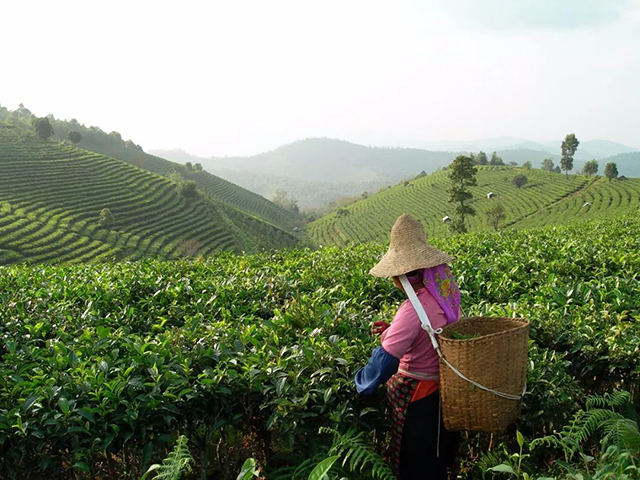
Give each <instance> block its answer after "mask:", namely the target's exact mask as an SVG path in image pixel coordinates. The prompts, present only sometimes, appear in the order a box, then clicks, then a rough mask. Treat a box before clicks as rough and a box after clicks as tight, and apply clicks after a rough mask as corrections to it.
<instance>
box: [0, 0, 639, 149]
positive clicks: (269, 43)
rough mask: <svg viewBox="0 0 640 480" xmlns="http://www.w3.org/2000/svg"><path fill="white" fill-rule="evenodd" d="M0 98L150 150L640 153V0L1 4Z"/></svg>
mask: <svg viewBox="0 0 640 480" xmlns="http://www.w3.org/2000/svg"><path fill="white" fill-rule="evenodd" d="M0 2H1V3H0V37H1V38H2V47H0V51H1V52H2V53H1V55H0V104H1V105H3V106H6V107H9V108H11V109H14V108H16V107H17V106H18V104H19V103H21V102H22V103H24V104H25V105H26V106H27V107H28V108H30V109H31V110H32V111H33V112H34V113H36V114H37V115H46V114H48V113H53V114H54V115H55V116H56V117H58V118H76V119H78V120H79V121H80V122H82V123H85V124H86V125H98V126H100V127H101V128H103V129H104V130H106V131H110V130H118V131H119V132H120V133H122V135H123V136H124V137H125V138H131V139H133V140H134V141H135V142H136V143H140V144H141V145H142V146H143V147H144V148H145V149H147V150H149V149H154V148H176V147H177V148H184V149H186V150H188V151H190V152H193V153H197V154H200V155H233V154H251V153H258V152H260V151H264V150H268V149H272V148H274V147H277V146H279V145H281V144H283V143H289V142H292V141H294V140H298V139H300V138H305V137H317V136H327V137H332V138H341V139H345V140H349V141H353V142H356V143H363V144H371V145H397V146H403V145H409V144H412V145H416V144H419V143H420V142H428V141H436V140H471V139H478V138H487V137H498V136H503V135H510V136H515V137H524V138H528V139H531V140H539V141H545V140H557V139H561V138H562V137H564V135H565V134H566V133H570V132H575V133H576V135H577V136H578V138H580V139H584V140H588V139H600V138H602V139H609V140H613V141H618V142H622V143H626V144H628V145H631V146H635V147H640V129H638V115H639V113H640V94H639V86H640V1H638V0H626V1H625V0H562V1H559V0H518V1H513V0H483V1H478V0H446V1H439V0H422V1H404V0H398V1H389V0H386V1H374V0H364V1H355V0H339V1H333V0H321V1H306V0H293V1H280V0H257V1H244V0H227V1H215V2H214V1H189V0H183V1H181V2H178V1H171V2H164V1H157V0H156V1H142V0H135V1H134V0H129V1H109V2H106V1H103V2H97V1H86V0H85V1H77V2H74V1H66V0H58V1H55V0H49V1H43V2H35V1H28V0H20V1H14V2H9V1H6V0H0Z"/></svg>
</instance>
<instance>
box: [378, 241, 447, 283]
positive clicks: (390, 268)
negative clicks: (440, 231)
mask: <svg viewBox="0 0 640 480" xmlns="http://www.w3.org/2000/svg"><path fill="white" fill-rule="evenodd" d="M453 260H455V257H452V256H451V255H449V254H447V253H444V252H443V251H441V250H438V249H437V248H435V247H433V246H431V245H428V244H426V245H417V246H415V247H414V248H412V249H411V250H409V249H402V250H400V249H397V248H393V247H389V250H387V253H385V254H384V255H383V257H382V258H381V259H380V261H379V262H378V263H377V265H376V266H375V267H373V268H372V269H371V270H369V273H370V274H371V275H373V276H374V277H397V276H398V275H403V274H405V273H408V272H412V271H413V270H419V269H422V268H431V267H437V266H438V265H442V264H443V263H450V262H452V261H453Z"/></svg>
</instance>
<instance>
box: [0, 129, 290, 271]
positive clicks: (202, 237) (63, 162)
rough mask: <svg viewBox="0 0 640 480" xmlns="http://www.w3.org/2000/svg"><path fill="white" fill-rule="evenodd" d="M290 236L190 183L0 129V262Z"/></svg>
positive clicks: (284, 240)
mask: <svg viewBox="0 0 640 480" xmlns="http://www.w3.org/2000/svg"><path fill="white" fill-rule="evenodd" d="M5 130H6V129H5ZM274 207H275V206H274ZM104 209H108V211H109V216H108V218H102V211H103V210H104ZM296 243H297V239H296V238H295V237H294V236H293V235H292V234H290V233H289V232H288V231H286V230H283V229H281V228H279V227H277V226H275V225H273V224H270V223H267V222H265V221H263V220H262V219H260V218H256V217H254V216H252V215H249V214H247V213H245V212H242V211H240V210H237V209H235V208H233V207H232V206H230V205H228V204H224V203H221V202H216V201H215V200H212V199H210V198H207V197H206V196H203V195H202V194H201V193H199V192H198V191H195V192H193V193H192V194H191V195H187V194H180V193H179V191H178V185H177V184H176V183H173V182H172V181H170V180H168V179H167V178H165V177H162V176H160V175H156V174H153V173H151V172H148V171H145V170H142V169H140V168H137V167H134V166H131V165H129V164H127V163H125V162H122V161H120V160H116V159H113V158H110V157H105V156H102V155H98V154H94V153H91V152H88V151H86V150H82V149H78V148H74V147H71V146H66V145H62V144H60V143H57V142H53V141H47V142H42V141H38V140H35V139H33V138H32V137H30V136H29V135H23V134H13V133H12V132H11V131H9V130H7V131H0V265H2V264H9V263H15V262H21V261H28V262H31V263H46V262H54V261H55V262H60V261H72V262H84V261H89V260H93V261H99V260H111V259H114V258H115V259H137V258H142V257H154V258H175V257H179V256H193V255H207V254H211V253H213V252H215V251H217V250H235V251H241V250H258V249H260V248H263V247H267V248H273V247H284V246H292V245H294V244H296Z"/></svg>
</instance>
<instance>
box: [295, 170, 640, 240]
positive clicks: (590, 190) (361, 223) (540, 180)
mask: <svg viewBox="0 0 640 480" xmlns="http://www.w3.org/2000/svg"><path fill="white" fill-rule="evenodd" d="M476 168H477V169H478V173H477V182H478V185H477V186H476V187H471V188H470V191H471V192H472V193H473V199H472V200H471V201H470V205H471V206H472V207H473V208H474V209H475V210H476V211H477V215H476V216H475V217H467V218H466V219H465V225H466V227H467V229H468V230H469V231H486V230H493V229H494V228H493V226H492V225H491V224H490V223H488V222H487V209H489V208H490V207H491V206H493V205H494V202H495V201H496V200H499V201H500V203H502V205H503V207H504V210H505V214H506V218H505V219H504V221H503V222H502V223H501V224H502V225H505V224H506V225H508V226H509V227H510V228H531V227H535V226H540V225H563V224H570V223H575V222H579V221H583V220H586V219H603V218H608V217H616V216H619V215H623V214H628V213H633V212H635V211H636V210H637V209H638V208H640V179H629V180H627V181H625V182H611V183H610V182H607V181H606V179H605V180H602V179H587V178H586V177H583V176H572V177H569V180H568V181H567V180H565V179H563V178H561V177H560V176H559V175H555V174H553V173H550V172H546V171H543V170H539V169H532V170H528V171H526V172H524V171H522V170H520V172H522V173H524V174H525V175H526V176H527V178H528V180H529V181H528V183H527V185H526V188H522V189H517V188H516V187H515V186H514V185H513V183H512V182H513V176H514V175H515V173H516V172H517V171H514V170H513V169H511V168H507V167H491V166H489V167H481V166H478V167H476ZM447 173H448V171H441V172H437V173H434V174H431V175H428V176H427V177H423V178H420V179H418V180H414V181H412V182H411V184H412V187H411V188H410V189H408V188H404V187H401V186H395V187H392V188H390V189H387V190H385V191H383V192H379V193H377V194H375V195H372V196H370V197H369V198H367V199H361V200H360V201H357V202H355V203H352V204H351V205H350V206H349V207H348V208H347V211H348V212H349V215H348V216H344V217H337V216H336V215H329V216H326V217H323V218H320V219H318V220H315V221H313V222H312V223H310V224H309V225H307V227H306V232H307V234H308V236H309V237H310V238H311V239H312V240H313V241H314V242H315V243H316V244H319V245H331V244H337V245H345V244H347V243H348V242H354V243H363V242H367V241H377V242H388V241H389V231H390V230H391V226H392V225H393V223H394V222H395V220H396V219H397V218H398V216H399V215H401V214H402V213H406V212H409V213H410V214H411V215H412V216H413V217H414V218H416V219H418V220H419V221H420V222H421V223H422V224H423V225H424V227H425V229H426V230H427V232H428V234H429V236H430V237H444V236H447V235H448V234H449V231H448V225H447V224H446V223H444V222H443V221H442V219H443V217H445V216H449V217H452V218H453V217H454V215H453V211H452V210H453V209H452V207H451V204H450V203H448V201H447V200H448V199H447V195H444V191H445V190H446V189H447V188H448V187H449V186H450V182H449V179H448V177H447ZM489 192H493V193H494V198H492V199H488V198H487V194H488V193H489ZM586 202H590V203H592V206H591V207H589V208H583V205H584V204H585V203H586Z"/></svg>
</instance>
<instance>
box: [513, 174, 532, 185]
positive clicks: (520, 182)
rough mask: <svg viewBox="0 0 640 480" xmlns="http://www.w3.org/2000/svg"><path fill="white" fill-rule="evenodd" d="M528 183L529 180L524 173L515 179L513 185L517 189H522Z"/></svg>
mask: <svg viewBox="0 0 640 480" xmlns="http://www.w3.org/2000/svg"><path fill="white" fill-rule="evenodd" d="M528 181H529V179H528V178H527V176H526V175H525V174H524V173H519V174H518V175H516V176H515V177H513V184H514V185H515V186H516V188H522V187H523V186H524V185H525V184H526V183H527V182H528Z"/></svg>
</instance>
